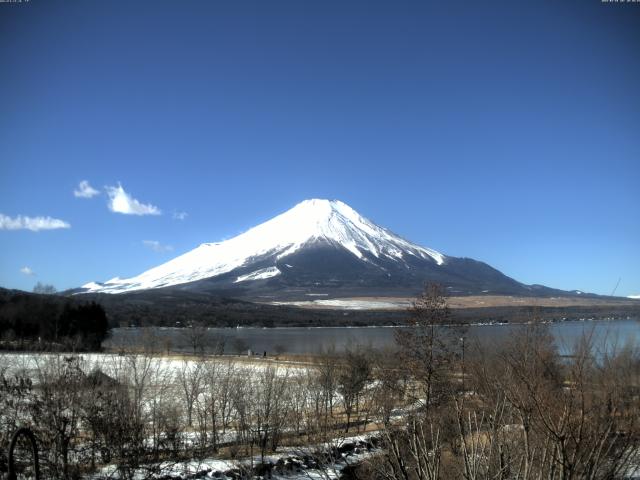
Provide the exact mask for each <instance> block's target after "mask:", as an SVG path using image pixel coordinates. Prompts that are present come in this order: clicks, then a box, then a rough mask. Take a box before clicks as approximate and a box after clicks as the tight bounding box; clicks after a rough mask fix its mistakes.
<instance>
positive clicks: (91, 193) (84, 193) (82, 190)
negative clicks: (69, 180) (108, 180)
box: [73, 180, 100, 198]
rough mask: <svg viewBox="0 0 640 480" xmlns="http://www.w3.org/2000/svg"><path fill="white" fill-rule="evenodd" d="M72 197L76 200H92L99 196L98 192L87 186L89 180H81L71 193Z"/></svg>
mask: <svg viewBox="0 0 640 480" xmlns="http://www.w3.org/2000/svg"><path fill="white" fill-rule="evenodd" d="M73 195H74V196H75V197H77V198H92V197H95V196H96V195H100V192H99V191H98V190H96V189H95V188H93V187H92V186H91V185H90V184H89V180H82V181H81V182H80V183H79V184H78V188H76V189H75V190H74V191H73Z"/></svg>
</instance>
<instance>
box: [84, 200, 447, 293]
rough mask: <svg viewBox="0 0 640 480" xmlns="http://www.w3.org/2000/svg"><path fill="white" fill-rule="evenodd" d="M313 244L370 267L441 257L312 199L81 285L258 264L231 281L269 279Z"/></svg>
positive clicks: (151, 284) (97, 287) (159, 282)
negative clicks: (156, 261) (137, 269)
mask: <svg viewBox="0 0 640 480" xmlns="http://www.w3.org/2000/svg"><path fill="white" fill-rule="evenodd" d="M318 244H320V245H329V246H332V247H336V248H338V249H343V250H346V251H347V252H349V253H351V254H352V255H353V256H355V257H356V258H357V259H358V260H360V261H362V262H364V263H367V264H368V265H372V266H375V265H377V264H378V263H379V262H378V260H380V261H382V259H386V260H385V261H389V260H391V261H393V262H396V263H398V262H399V263H401V264H403V265H406V266H407V268H409V266H408V265H409V264H407V263H406V259H408V258H417V259H421V260H424V261H427V262H431V263H433V264H434V265H436V266H437V265H442V264H443V263H444V262H445V258H446V257H445V256H444V255H442V254H441V253H439V252H436V251H435V250H431V249H428V248H423V247H420V246H418V245H415V244H413V243H411V242H409V241H407V240H404V239H403V238H400V237H398V236H397V235H395V234H393V233H391V232H390V231H388V230H386V229H385V228H382V227H379V226H378V225H376V224H375V223H373V222H372V221H370V220H368V219H367V218H365V217H363V216H361V215H360V214H359V213H358V212H356V211H355V210H354V209H353V208H351V207H350V206H349V205H347V204H346V203H343V202H341V201H339V200H326V199H317V198H314V199H309V200H304V201H302V202H300V203H298V204H297V205H295V206H294V207H293V208H291V209H290V210H287V211H286V212H284V213H282V214H280V215H278V216H276V217H274V218H272V219H271V220H268V221H266V222H264V223H262V224H260V225H258V226H256V227H253V228H251V229H249V230H247V231H246V232H244V233H242V234H240V235H238V236H236V237H234V238H232V239H230V240H226V241H223V242H218V243H203V244H202V245H200V246H199V247H197V248H195V249H194V250H191V251H190V252H187V253H185V254H184V255H181V256H179V257H177V258H174V259H173V260H170V261H169V262H167V263H165V264H162V265H159V266H158V267H155V268H152V269H151V270H147V271H146V272H144V273H142V274H140V275H138V276H137V277H133V278H128V279H119V278H115V279H113V280H110V281H108V282H106V283H104V284H87V285H85V288H88V290H89V291H94V292H95V291H101V292H105V293H120V292H125V291H130V290H141V289H148V288H159V287H166V286H170V285H177V284H182V283H188V282H193V281H196V280H202V279H205V278H212V277H216V276H220V275H223V274H227V273H229V272H232V271H234V270H236V269H242V270H247V269H249V268H250V267H251V265H257V264H260V265H261V266H262V267H261V269H260V270H256V271H255V272H253V273H255V274H256V275H253V274H249V275H239V276H238V280H237V281H245V280H255V279H264V278H270V277H273V276H277V275H279V274H280V273H281V272H280V270H278V268H277V265H279V264H280V263H281V262H283V261H284V259H285V258H286V257H288V256H290V255H292V254H293V253H295V252H299V251H300V250H302V249H304V248H306V247H308V246H313V245H318ZM379 268H381V269H382V270H384V267H381V266H380V267H379Z"/></svg>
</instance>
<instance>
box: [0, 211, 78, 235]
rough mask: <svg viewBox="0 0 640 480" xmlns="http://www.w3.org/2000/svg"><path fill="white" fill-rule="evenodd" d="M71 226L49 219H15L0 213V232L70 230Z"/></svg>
mask: <svg viewBox="0 0 640 480" xmlns="http://www.w3.org/2000/svg"><path fill="white" fill-rule="evenodd" d="M70 227H71V225H70V224H69V223H67V222H65V221H63V220H59V219H57V218H51V217H25V216H22V215H18V216H17V217H15V218H12V217H9V216H7V215H3V214H2V213H0V230H31V231H32V232H38V231H40V230H55V229H58V228H70Z"/></svg>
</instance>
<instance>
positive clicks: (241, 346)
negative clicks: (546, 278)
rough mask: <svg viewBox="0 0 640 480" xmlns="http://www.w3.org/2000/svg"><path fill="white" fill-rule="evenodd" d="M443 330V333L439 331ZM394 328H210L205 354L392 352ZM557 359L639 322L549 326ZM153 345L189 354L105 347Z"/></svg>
mask: <svg viewBox="0 0 640 480" xmlns="http://www.w3.org/2000/svg"><path fill="white" fill-rule="evenodd" d="M442 328H447V327H442ZM522 328H524V326H522V325H473V326H470V327H468V330H467V338H468V339H469V341H471V342H473V341H476V340H477V341H479V342H480V343H482V344H490V343H491V342H498V343H499V342H500V341H502V340H504V339H506V338H508V337H509V336H510V335H512V334H514V333H517V331H518V329H522ZM396 329H397V327H327V328H237V329H236V328H210V329H208V330H207V335H206V337H207V341H206V346H205V351H206V352H212V351H214V349H215V344H216V343H217V340H218V339H220V338H224V339H225V352H227V353H229V352H241V351H242V352H246V350H247V349H251V350H252V351H253V352H258V353H262V352H267V353H268V354H273V353H285V352H286V353H297V354H314V353H318V352H321V351H323V350H327V349H329V348H331V347H335V349H336V350H337V351H342V350H344V349H345V348H348V347H352V346H356V345H362V346H366V347H373V348H385V347H390V346H393V344H394V331H395V330H396ZM549 329H550V331H551V333H552V334H553V336H554V338H555V340H556V344H557V345H558V349H559V351H560V353H561V354H563V355H567V354H570V353H571V350H572V348H573V346H574V345H575V343H576V341H578V340H579V339H580V338H581V337H582V336H583V335H584V334H587V335H591V336H592V339H593V341H594V344H595V345H596V346H597V347H600V348H604V347H603V346H606V348H612V347H616V348H622V347H623V346H625V345H626V344H636V345H637V344H638V343H640V320H639V319H628V320H611V321H583V322H580V321H575V322H562V323H553V324H551V325H549ZM149 342H153V344H154V345H155V346H156V348H160V349H166V350H172V351H189V350H190V347H189V340H188V335H187V334H186V332H185V329H180V328H160V327H153V328H117V329H115V330H113V333H112V336H111V338H110V339H108V340H107V341H106V342H105V344H104V346H105V347H115V348H118V347H120V346H123V347H124V346H126V347H130V346H142V345H144V344H145V343H149Z"/></svg>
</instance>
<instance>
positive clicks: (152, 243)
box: [142, 240, 173, 253]
mask: <svg viewBox="0 0 640 480" xmlns="http://www.w3.org/2000/svg"><path fill="white" fill-rule="evenodd" d="M142 243H143V245H144V246H145V247H147V248H150V249H151V250H153V251H154V252H158V253H164V252H170V251H172V250H173V247H172V246H171V245H163V244H162V243H160V242H159V241H157V240H143V241H142Z"/></svg>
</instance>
